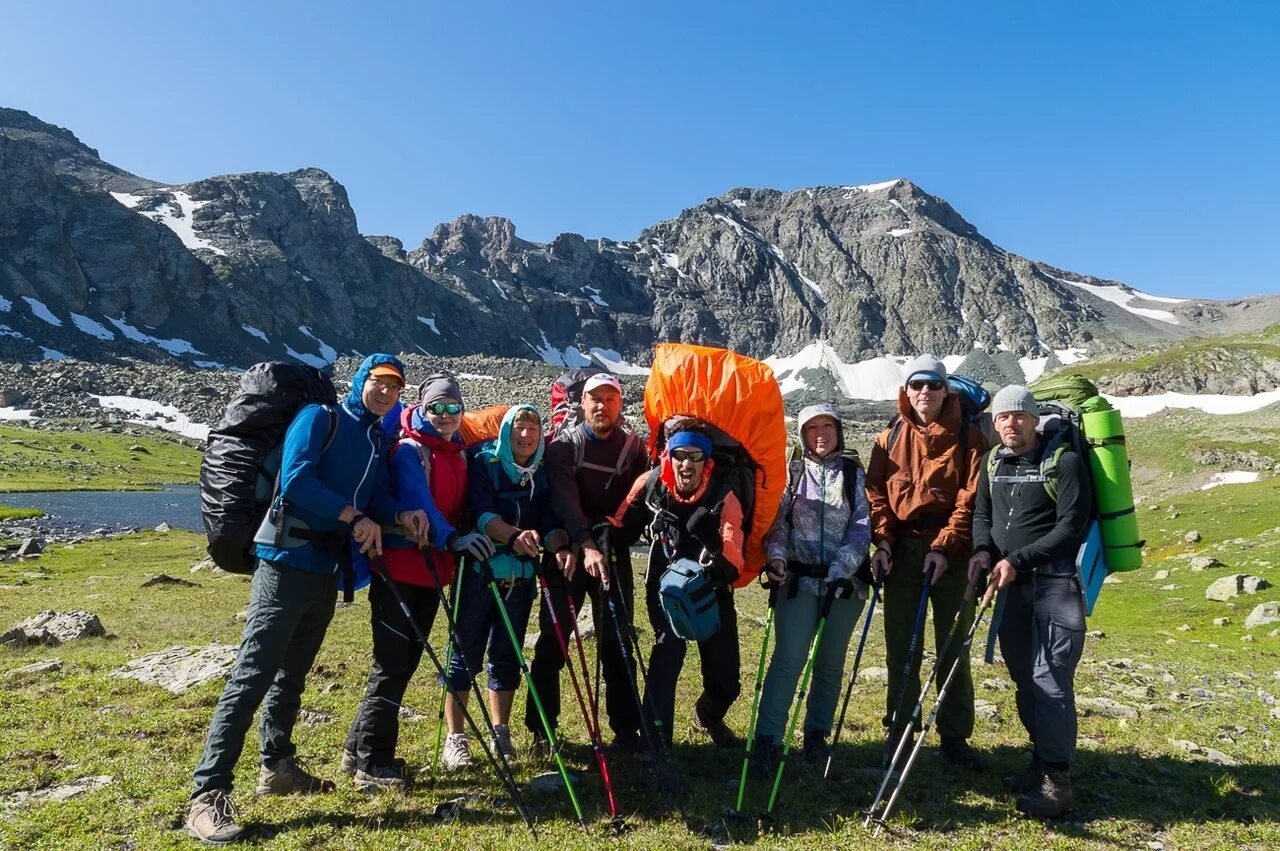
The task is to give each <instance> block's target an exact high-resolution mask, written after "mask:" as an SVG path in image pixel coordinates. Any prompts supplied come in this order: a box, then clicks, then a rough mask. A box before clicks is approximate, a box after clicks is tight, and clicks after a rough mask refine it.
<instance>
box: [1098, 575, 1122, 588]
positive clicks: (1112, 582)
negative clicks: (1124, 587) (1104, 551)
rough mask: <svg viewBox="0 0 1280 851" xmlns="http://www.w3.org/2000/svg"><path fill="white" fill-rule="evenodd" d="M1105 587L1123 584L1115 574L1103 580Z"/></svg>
mask: <svg viewBox="0 0 1280 851" xmlns="http://www.w3.org/2000/svg"><path fill="white" fill-rule="evenodd" d="M1102 584H1103V585H1121V584H1123V583H1122V581H1121V579H1120V577H1119V576H1116V575H1115V574H1114V573H1109V574H1107V578H1106V579H1104V580H1102Z"/></svg>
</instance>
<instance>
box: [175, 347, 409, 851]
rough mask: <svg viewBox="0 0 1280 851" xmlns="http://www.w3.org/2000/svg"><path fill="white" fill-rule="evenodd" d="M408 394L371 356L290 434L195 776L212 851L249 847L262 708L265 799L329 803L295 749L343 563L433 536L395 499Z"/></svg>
mask: <svg viewBox="0 0 1280 851" xmlns="http://www.w3.org/2000/svg"><path fill="white" fill-rule="evenodd" d="M403 387H404V367H403V365H402V364H401V363H400V361H399V360H397V359H396V358H394V357H392V356H391V355H385V354H377V355H370V356H369V357H367V358H365V360H364V362H363V363H361V364H360V368H359V369H358V370H357V371H356V374H355V376H354V377H352V379H351V392H350V393H349V394H348V395H347V397H346V398H345V399H343V401H342V403H341V404H340V405H338V406H337V408H336V410H335V409H331V408H327V407H325V406H321V405H309V406H307V407H306V408H303V409H302V411H300V412H299V413H298V415H297V416H296V417H294V420H293V422H292V423H290V425H289V429H288V431H287V432H286V433H285V439H284V446H283V450H282V457H281V459H280V483H279V490H278V491H277V493H276V495H275V498H274V501H273V503H272V507H271V510H270V511H269V512H268V514H267V517H266V519H264V521H263V525H262V528H261V529H260V530H259V532H258V536H257V537H256V538H255V541H256V543H257V548H256V549H257V556H258V565H257V569H256V570H255V571H254V574H253V586H252V591H251V593H250V597H249V614H248V618H247V620H246V622H245V628H244V634H243V637H242V639H241V643H240V652H239V654H238V655H237V657H236V663H235V667H234V668H233V669H232V671H231V676H230V677H229V678H228V680H227V684H226V686H225V687H224V688H223V690H222V696H221V697H220V698H219V699H218V705H217V708H216V709H215V710H214V713H213V722H212V723H211V724H210V727H209V736H208V739H207V740H206V742H205V748H204V756H203V758H202V759H201V760H200V765H199V766H197V767H196V770H195V792H194V793H193V795H192V802H191V809H190V812H189V813H188V815H187V822H186V827H187V833H189V834H190V835H191V836H193V837H195V838H197V839H200V840H201V841H203V842H206V843H209V844H215V845H220V844H225V843H228V842H235V841H237V840H239V839H241V838H243V835H244V828H243V827H241V826H240V825H238V824H236V815H237V813H236V809H235V806H234V805H233V804H232V802H231V797H230V793H231V784H232V775H233V771H234V769H235V764H236V761H237V760H238V759H239V758H240V752H241V750H242V749H243V748H244V738H245V735H246V734H247V733H248V731H249V725H250V724H251V723H252V721H253V715H254V712H256V711H257V709H258V707H259V705H261V706H262V719H261V750H262V768H261V770H260V771H259V774H258V788H257V793H258V794H259V795H283V794H288V793H291V792H301V793H313V792H323V791H329V790H331V789H332V788H333V784H332V783H330V782H328V781H323V780H321V779H320V778H318V777H316V776H314V775H312V774H310V773H308V772H307V771H305V770H304V769H303V768H302V767H301V765H299V763H298V759H297V756H296V753H297V748H296V747H295V746H294V744H293V741H292V732H293V724H294V721H295V719H296V717H297V714H298V709H299V707H300V706H301V703H302V690H303V687H304V685H305V683H304V679H305V677H306V674H307V671H308V670H310V668H311V665H312V663H313V662H314V661H315V658H316V654H317V653H318V652H319V650H320V644H321V642H322V641H323V640H324V635H325V632H326V630H327V629H328V627H329V621H330V620H332V619H333V610H334V603H335V600H336V596H337V590H338V575H339V563H340V562H341V561H342V560H343V557H344V554H345V549H346V546H347V543H346V540H347V536H348V535H350V537H351V538H353V539H354V540H355V541H356V542H357V543H358V544H359V546H360V548H361V550H363V551H370V550H372V551H374V552H378V553H380V552H381V551H382V537H381V536H382V532H381V524H383V523H386V524H397V523H398V524H400V525H403V526H405V527H406V528H407V529H408V530H410V532H411V533H412V534H414V535H415V536H416V537H422V536H424V535H425V534H426V533H427V526H428V524H427V517H426V514H425V513H424V512H423V511H421V510H407V511H406V510H402V508H401V505H400V504H398V503H397V502H396V500H395V498H394V497H393V496H392V494H391V493H390V490H389V488H388V473H387V464H386V460H385V455H386V448H385V447H384V445H383V444H384V440H383V437H382V432H381V429H380V427H379V425H380V420H381V417H382V416H383V415H384V414H386V413H387V411H389V410H390V409H391V407H392V405H394V404H395V402H396V400H397V399H398V398H399V396H400V391H401V389H402V388H403Z"/></svg>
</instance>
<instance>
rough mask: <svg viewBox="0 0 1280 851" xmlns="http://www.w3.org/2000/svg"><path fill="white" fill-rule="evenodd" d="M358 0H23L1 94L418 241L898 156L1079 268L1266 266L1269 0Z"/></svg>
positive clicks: (1119, 274) (1130, 278)
mask: <svg viewBox="0 0 1280 851" xmlns="http://www.w3.org/2000/svg"><path fill="white" fill-rule="evenodd" d="M361 5H362V6H367V8H362V9H360V11H354V10H355V9H356V8H357V4H350V3H329V2H324V0H317V2H311V3H284V2H263V1H262V0H259V1H258V2H255V3H243V2H221V3H217V4H212V3H199V4H196V3H186V2H176V3H160V2H121V3H114V4H102V3H82V2H63V3H57V4H53V3H40V4H37V3H26V2H15V1H14V0H10V2H7V3H4V4H3V21H4V23H3V26H2V27H0V105H5V106H12V107H17V108H20V109H25V110H27V111H29V112H32V113H34V114H35V115H37V116H38V117H40V118H42V119H44V120H46V121H49V122H52V123H55V124H60V125H62V126H65V127H68V128H70V129H71V130H72V131H73V132H75V133H76V134H77V135H78V136H79V137H80V138H81V139H82V140H84V141H85V142H86V143H88V144H89V145H91V146H93V147H96V148H98V149H99V151H100V152H101V153H102V155H103V157H104V158H106V159H107V160H109V161H111V162H113V163H115V164H117V165H120V166H122V167H124V168H127V169H129V170H130V171H133V172H136V173H138V174H141V175H143V176H146V177H151V178H154V179H157V180H162V181H168V182H175V183H176V182H185V181H191V180H196V179H199V178H201V177H206V176H209V175H213V174H221V173H228V172H238V171H257V170H272V171H287V170H291V169H295V168H301V167H304V166H319V167H321V168H324V169H325V170H327V171H328V172H330V173H331V174H333V175H334V176H335V177H336V178H337V179H338V180H339V181H341V182H342V183H343V185H345V186H346V187H347V190H348V192H349V193H350V196H351V200H352V203H353V205H354V207H355V209H356V213H357V215H358V217H359V222H360V229H361V231H362V232H364V233H368V234H392V235H395V236H398V237H400V238H401V239H402V240H404V242H405V243H406V245H407V246H408V247H410V248H412V247H414V246H416V245H417V244H418V243H419V242H420V241H421V240H422V238H423V237H424V236H427V235H428V234H429V233H430V232H431V230H432V228H433V227H434V226H435V225H436V224H437V223H438V222H442V221H448V220H450V219H452V218H454V217H455V216H457V215H458V214H460V213H464V212H474V213H479V214H483V215H503V216H507V217H508V218H510V219H512V220H513V221H514V222H515V223H516V227H517V232H518V233H519V234H520V235H522V236H524V237H526V238H529V239H534V240H539V241H545V240H547V239H550V238H552V237H554V236H555V235H556V234H557V233H561V232H563V231H575V232H578V233H583V234H585V235H587V236H609V237H613V238H616V239H631V238H634V237H635V235H636V234H637V233H638V232H639V230H640V229H641V228H643V227H645V226H646V225H649V224H652V223H654V222H657V221H660V220H663V219H667V218H670V217H672V216H674V215H676V214H677V213H679V211H680V210H681V209H683V208H685V207H689V206H692V205H694V204H697V203H699V202H701V201H702V200H704V199H705V198H707V197H709V196H712V195H718V194H720V193H722V192H724V191H726V190H728V189H730V188H732V187H735V186H769V187H775V188H780V189H794V188H799V187H803V186H812V185H833V184H846V183H870V182H876V181H881V180H887V179H891V178H895V177H908V178H910V179H912V180H914V181H915V182H916V183H918V184H919V185H920V186H922V187H923V188H924V189H925V190H927V191H929V192H932V193H934V194H936V195H940V196H942V197H944V198H945V199H946V200H947V201H949V202H950V203H951V204H952V205H953V206H955V207H956V209H957V210H959V211H960V213H961V214H962V215H964V216H965V217H966V218H968V219H969V220H970V221H972V222H973V223H974V224H975V225H977V226H978V228H979V229H980V230H981V231H982V232H983V233H984V234H986V235H987V236H988V237H989V238H991V239H992V240H994V241H995V242H996V243H997V244H999V245H1001V246H1003V247H1004V248H1006V249H1008V250H1010V251H1013V252H1016V253H1019V254H1023V255H1026V256H1028V257H1032V258H1036V259H1040V260H1045V261H1048V262H1051V263H1054V264H1056V265H1058V266H1061V267H1063V268H1066V269H1069V270H1072V271H1076V272H1081V273H1087V274H1093V275H1098V276H1100V277H1110V278H1115V279H1118V280H1122V281H1124V282H1126V283H1129V284H1131V285H1133V286H1136V287H1138V288H1140V289H1144V290H1147V291H1150V292H1153V293H1157V294H1163V295H1175V296H1201V297H1218V298H1227V297H1234V296H1244V295H1250V294H1257V293H1273V292H1277V291H1280V276H1278V275H1277V272H1276V269H1277V268H1280V212H1277V211H1278V210H1280V106H1278V105H1280V60H1277V58H1276V57H1277V56H1280V4H1275V3H1261V2H1257V3H1221V4H1209V3H1203V4H1190V3H1181V2H1169V0H1166V2H1162V3H1139V2H1126V3H1106V4H1103V3H1096V4H1094V3H1072V4H1052V5H1053V8H1049V7H1050V5H1051V4H1040V3H1027V2H1016V3H976V2H975V3H955V2H950V3H924V2H922V3H909V4H908V3H903V4H898V3H883V2H881V3H874V4H864V3H854V2H848V3H830V4H820V5H818V4H815V5H810V4H807V3H804V2H789V3H755V2H738V3H732V4H712V3H696V2H685V3H670V4H668V3H661V2H647V3H644V4H626V5H625V9H624V8H621V7H623V4H610V3H601V2H598V0H597V2H596V3H567V2H554V0H549V1H548V2H543V3H490V2H471V3H449V4H435V3H413V4H410V3H404V4H373V3H371V4H361ZM613 6H617V7H619V9H617V10H611V9H610V7H613ZM1068 7H1069V8H1068Z"/></svg>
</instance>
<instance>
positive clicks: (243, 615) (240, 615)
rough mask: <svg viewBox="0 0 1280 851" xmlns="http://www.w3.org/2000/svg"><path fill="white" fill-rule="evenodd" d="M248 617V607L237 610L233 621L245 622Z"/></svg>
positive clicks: (232, 618) (232, 617)
mask: <svg viewBox="0 0 1280 851" xmlns="http://www.w3.org/2000/svg"><path fill="white" fill-rule="evenodd" d="M248 619H249V610H248V609H241V610H240V611H238V612H236V613H235V614H234V615H232V616H231V622H232V623H244V622H245V621H247V620H248Z"/></svg>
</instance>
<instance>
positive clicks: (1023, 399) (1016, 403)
mask: <svg viewBox="0 0 1280 851" xmlns="http://www.w3.org/2000/svg"><path fill="white" fill-rule="evenodd" d="M1013 411H1022V412H1023V413H1024V414H1030V415H1031V416H1033V417H1036V418H1037V419H1039V417H1040V406H1039V405H1037V404H1036V397H1035V396H1033V395H1032V393H1031V391H1030V390H1028V389H1027V388H1025V387H1023V386H1022V385H1020V384H1010V385H1009V386H1008V387H1005V388H1002V389H1001V390H1000V392H999V393H997V394H996V395H995V398H994V399H992V400H991V416H993V417H994V416H996V415H997V414H1007V413H1011V412H1013Z"/></svg>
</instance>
